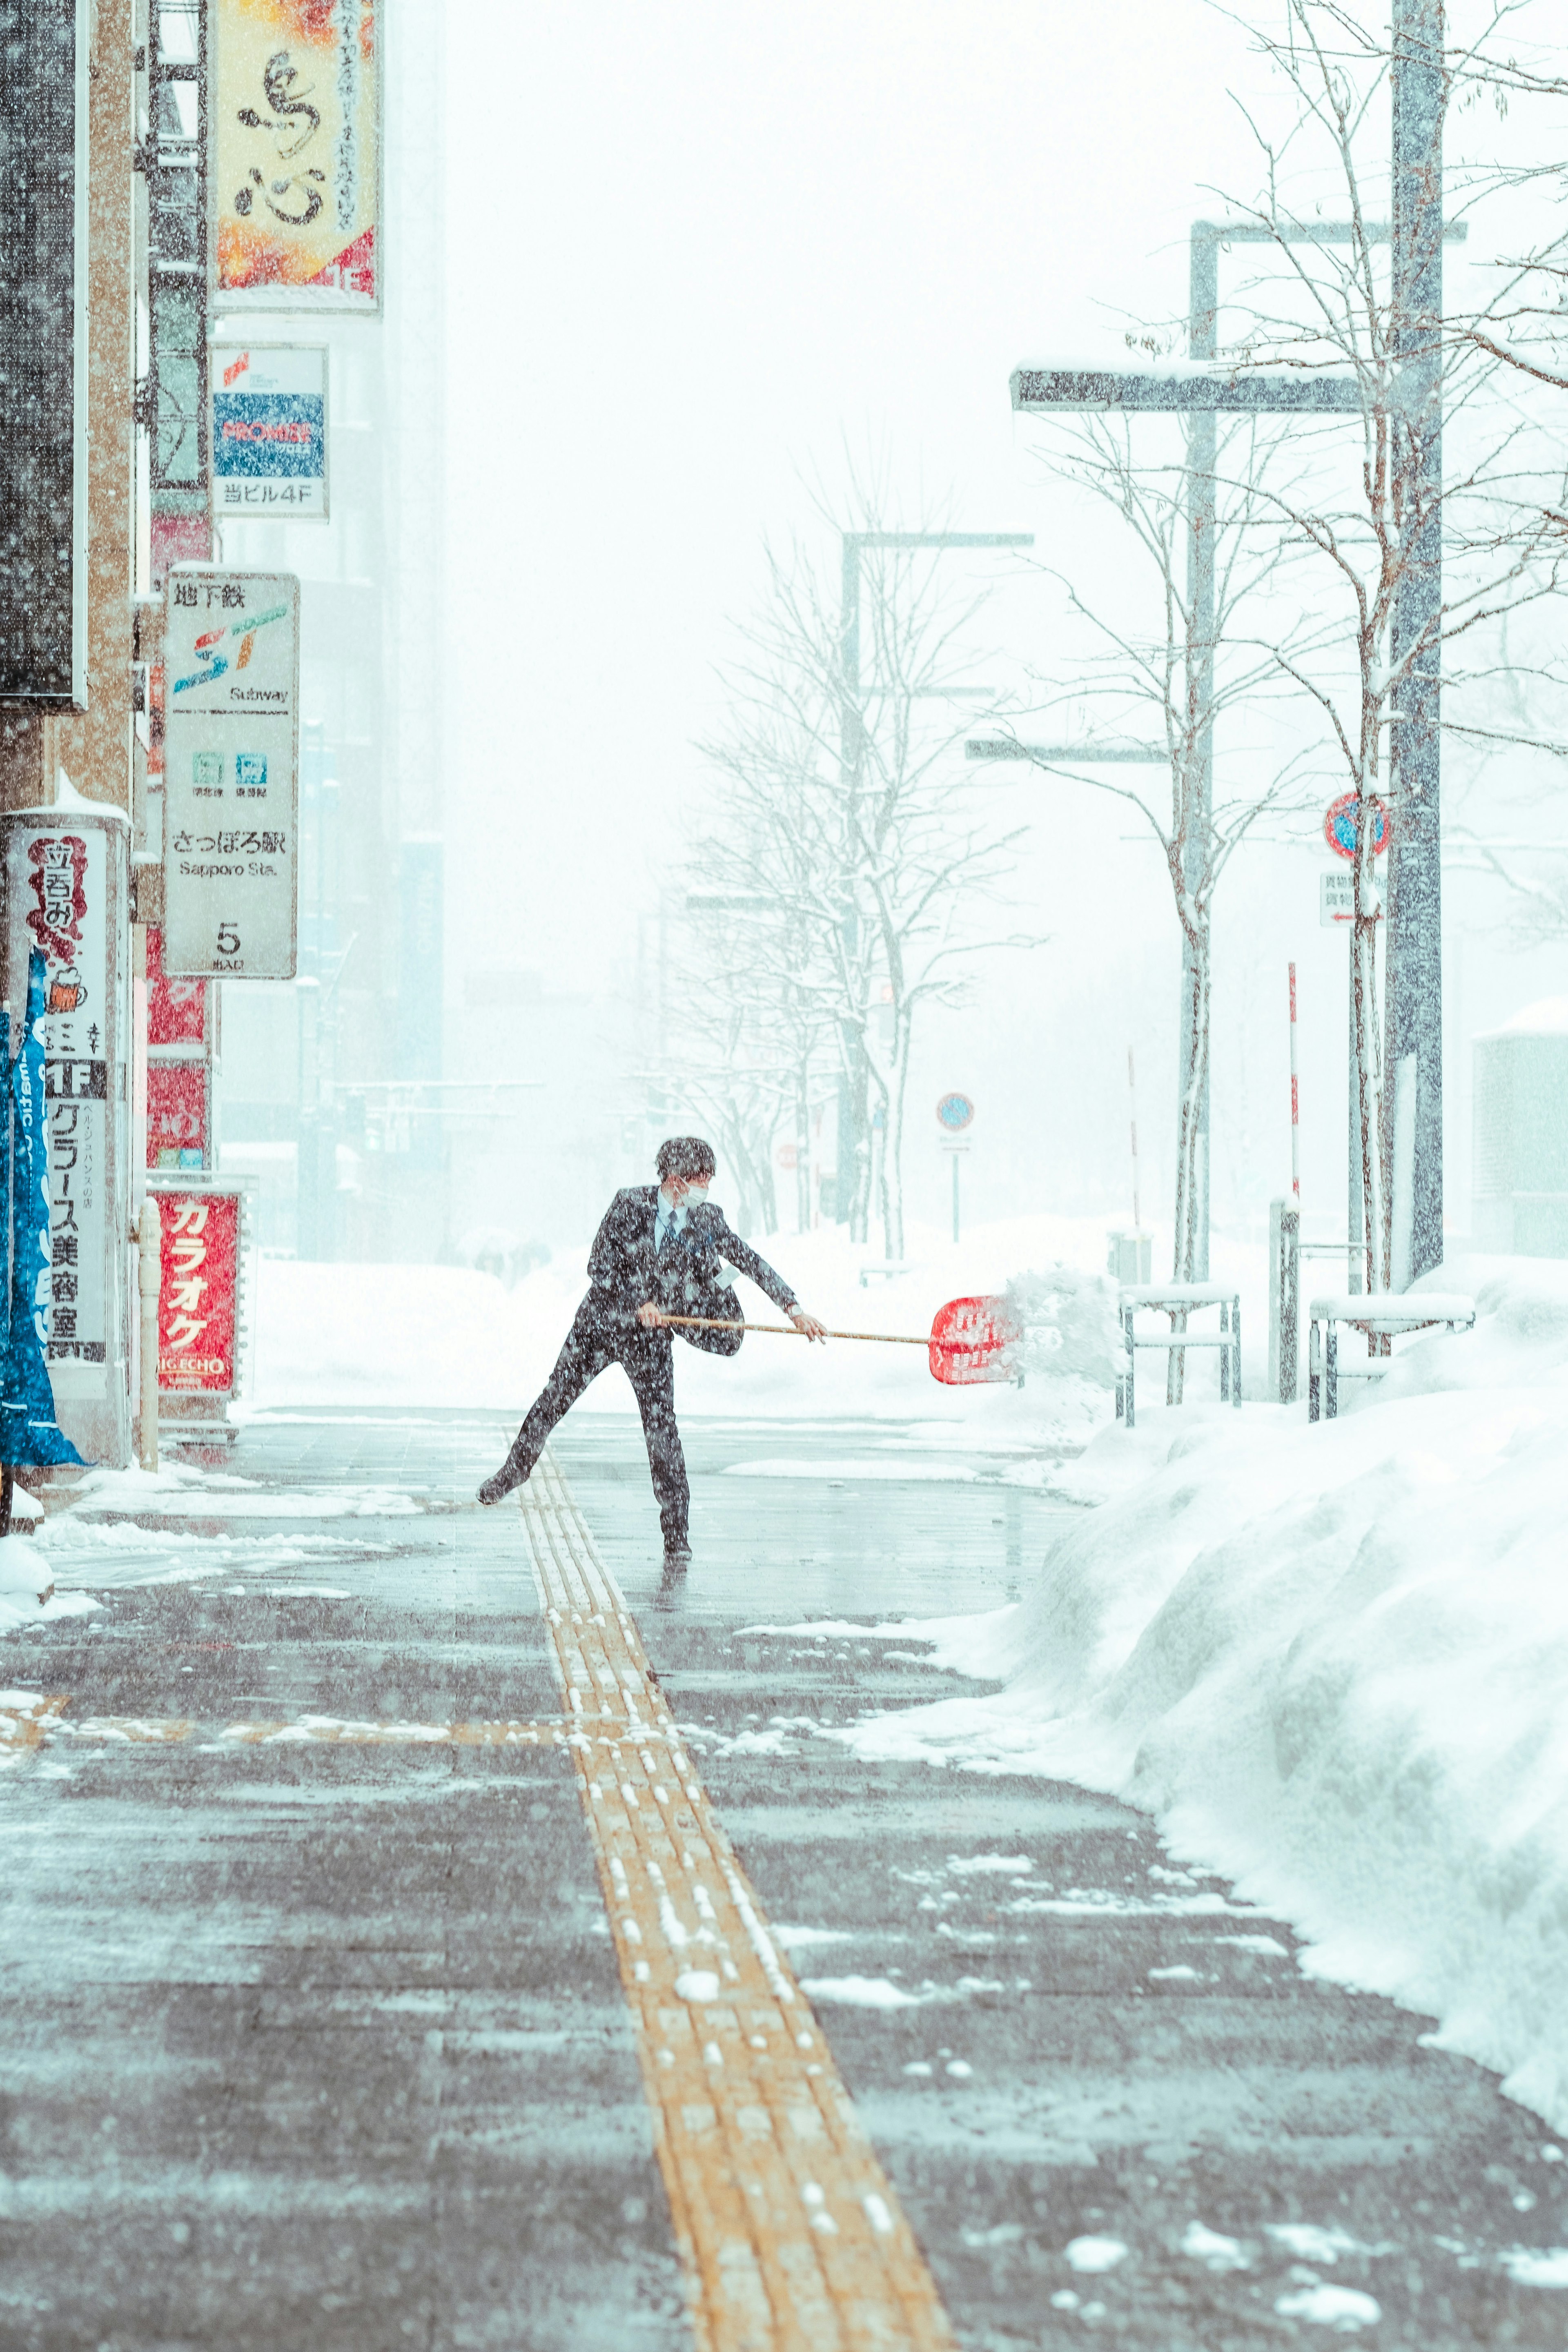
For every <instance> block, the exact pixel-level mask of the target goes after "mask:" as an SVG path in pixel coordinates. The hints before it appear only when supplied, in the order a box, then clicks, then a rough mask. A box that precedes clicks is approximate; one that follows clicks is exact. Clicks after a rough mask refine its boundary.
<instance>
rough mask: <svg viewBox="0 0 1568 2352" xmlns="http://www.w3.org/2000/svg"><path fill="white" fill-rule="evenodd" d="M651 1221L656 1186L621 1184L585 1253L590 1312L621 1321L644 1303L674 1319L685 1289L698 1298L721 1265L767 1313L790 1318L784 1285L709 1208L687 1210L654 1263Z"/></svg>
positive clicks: (791, 1298)
mask: <svg viewBox="0 0 1568 2352" xmlns="http://www.w3.org/2000/svg"><path fill="white" fill-rule="evenodd" d="M657 1215H658V1185H657V1184H628V1185H627V1186H626V1190H625V1191H624V1192H617V1193H616V1197H615V1199H614V1200H613V1201H612V1202H611V1203H610V1205H609V1208H608V1210H607V1211H606V1212H605V1222H604V1223H603V1224H602V1225H601V1226H600V1227H599V1230H598V1232H597V1234H595V1236H594V1246H593V1248H592V1249H591V1250H590V1251H589V1253H588V1278H589V1280H590V1282H591V1283H592V1284H593V1286H594V1287H593V1291H592V1293H591V1296H592V1297H593V1298H594V1300H595V1303H596V1304H597V1305H599V1306H601V1307H605V1308H606V1309H608V1310H610V1311H611V1312H615V1313H620V1314H628V1315H629V1314H635V1313H636V1312H637V1308H638V1307H641V1306H642V1305H643V1304H644V1302H645V1300H647V1299H650V1298H651V1299H654V1300H656V1301H657V1302H658V1305H659V1306H660V1307H663V1308H664V1309H665V1311H666V1313H667V1314H670V1315H679V1314H681V1313H682V1312H685V1311H687V1295H686V1286H687V1284H688V1282H692V1283H695V1284H696V1285H697V1286H698V1288H699V1289H700V1290H710V1289H711V1288H712V1287H713V1286H714V1285H715V1284H716V1283H717V1281H718V1279H719V1262H720V1260H721V1259H723V1260H724V1261H725V1263H726V1264H728V1265H732V1266H733V1267H734V1268H735V1269H736V1271H737V1273H740V1274H743V1275H745V1276H747V1277H748V1279H749V1280H751V1281H752V1282H754V1283H755V1284H756V1286H757V1287H758V1289H759V1290H763V1291H765V1292H766V1293H767V1295H768V1297H770V1298H771V1299H772V1300H773V1304H774V1306H775V1307H782V1308H783V1309H784V1313H785V1314H786V1315H788V1314H791V1313H793V1312H794V1310H795V1304H796V1301H795V1293H794V1291H793V1290H792V1289H791V1288H790V1286H789V1285H788V1283H787V1282H785V1281H784V1279H783V1278H782V1276H779V1275H776V1274H775V1273H774V1272H773V1267H772V1266H771V1265H768V1263H767V1261H766V1259H765V1258H760V1257H759V1256H758V1255H757V1253H756V1251H755V1250H754V1249H748V1247H747V1246H746V1244H745V1243H744V1242H743V1241H742V1239H741V1236H740V1234H737V1233H734V1232H732V1231H731V1227H730V1225H729V1224H728V1223H727V1222H726V1220H725V1216H724V1212H723V1210H722V1209H720V1208H716V1207H715V1206H714V1204H713V1202H711V1201H704V1202H700V1203H698V1204H697V1205H695V1206H693V1207H690V1208H689V1209H688V1211H687V1213H686V1226H685V1230H684V1232H682V1233H680V1234H678V1235H677V1236H676V1244H675V1246H674V1247H673V1248H671V1247H667V1248H666V1249H665V1251H664V1252H663V1254H662V1255H659V1254H658V1252H657V1251H656V1250H655V1248H654V1221H655V1218H656V1217H657ZM699 1311H702V1310H699Z"/></svg>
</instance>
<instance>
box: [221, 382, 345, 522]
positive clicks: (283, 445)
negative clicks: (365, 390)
mask: <svg viewBox="0 0 1568 2352" xmlns="http://www.w3.org/2000/svg"><path fill="white" fill-rule="evenodd" d="M208 382H209V383H210V385H211V395H210V396H211V401H212V417H211V429H212V439H211V444H210V446H211V449H212V495H213V519H214V520H215V521H216V522H231V521H244V522H301V521H304V522H325V521H326V520H327V351H326V345H325V344H324V343H288V344H281V343H276V344H275V343H248V344H240V343H215V344H214V345H213V350H212V364H211V367H210V368H209V370H208Z"/></svg>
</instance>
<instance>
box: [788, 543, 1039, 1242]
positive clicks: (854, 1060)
mask: <svg viewBox="0 0 1568 2352" xmlns="http://www.w3.org/2000/svg"><path fill="white" fill-rule="evenodd" d="M842 541H843V547H842V556H843V597H842V603H841V605H840V608H839V631H838V649H839V652H838V659H839V674H840V677H841V678H842V681H843V692H842V696H841V698H840V701H839V709H838V772H839V778H840V781H841V783H842V786H843V790H844V796H845V801H846V803H847V805H852V803H853V802H854V799H855V796H856V790H857V784H856V780H857V778H858V774H859V769H860V739H861V725H860V558H861V556H862V554H863V553H864V552H865V551H866V550H867V549H868V548H873V549H892V550H905V549H914V548H921V547H929V548H934V549H942V548H954V547H1033V545H1034V543H1035V535H1034V533H1033V531H1024V530H847V531H845V532H844V533H843V534H842ZM844 899H845V904H844V913H843V917H842V923H843V938H844V948H845V954H846V960H847V961H848V960H850V959H852V958H853V957H854V955H855V952H856V950H857V949H858V945H859V926H858V917H857V914H856V911H855V900H854V884H853V877H852V876H850V875H846V877H845V893H844ZM842 1034H843V1045H844V1051H843V1065H842V1066H841V1069H840V1073H839V1079H838V1177H837V1199H836V1201H835V1203H834V1216H835V1220H836V1222H837V1223H839V1224H841V1225H842V1224H845V1223H847V1224H848V1226H849V1229H850V1235H849V1237H850V1239H851V1241H857V1242H863V1241H864V1240H865V1239H866V1237H867V1231H868V1224H869V1213H870V1189H869V1185H868V1186H867V1189H866V1193H865V1197H864V1199H862V1195H861V1187H860V1183H859V1177H860V1175H861V1172H862V1171H865V1172H866V1173H867V1174H869V1171H870V1164H871V1136H870V1125H869V1117H868V1105H867V1099H866V1096H867V1087H866V1049H865V1045H864V1041H863V1039H862V1036H861V1034H860V1032H859V1030H858V1028H857V1027H856V1024H855V1023H854V1022H853V1021H850V1020H846V1021H845V1022H844V1023H843V1024H842ZM857 1225H858V1226H859V1228H860V1229H859V1230H857Z"/></svg>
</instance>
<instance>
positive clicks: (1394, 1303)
mask: <svg viewBox="0 0 1568 2352" xmlns="http://www.w3.org/2000/svg"><path fill="white" fill-rule="evenodd" d="M1475 1319H1476V1302H1475V1300H1474V1299H1473V1298H1467V1297H1465V1295H1464V1293H1463V1292H1462V1291H1458V1290H1407V1291H1400V1292H1398V1293H1397V1294H1395V1293H1393V1292H1388V1291H1375V1290H1374V1291H1365V1290H1343V1291H1331V1292H1328V1293H1326V1294H1325V1295H1324V1296H1323V1297H1320V1298H1314V1299H1313V1301H1312V1306H1311V1332H1310V1337H1309V1339H1308V1342H1307V1418H1308V1420H1309V1421H1332V1420H1334V1419H1335V1418H1336V1416H1337V1414H1338V1412H1339V1409H1340V1382H1341V1381H1379V1380H1381V1379H1382V1378H1383V1375H1384V1372H1385V1371H1386V1370H1388V1361H1387V1359H1386V1357H1384V1358H1382V1359H1380V1360H1377V1361H1375V1362H1369V1363H1368V1365H1367V1366H1366V1367H1365V1368H1364V1370H1363V1367H1362V1366H1360V1365H1359V1364H1358V1365H1356V1366H1355V1367H1354V1368H1353V1369H1352V1368H1342V1366H1341V1363H1340V1349H1339V1332H1340V1326H1341V1324H1344V1325H1345V1326H1346V1328H1348V1329H1350V1330H1352V1331H1361V1332H1364V1334H1365V1336H1366V1340H1367V1353H1368V1356H1369V1357H1370V1356H1371V1353H1372V1342H1373V1339H1396V1338H1398V1337H1399V1335H1400V1334H1401V1333H1403V1332H1405V1331H1431V1330H1435V1329H1436V1328H1437V1327H1438V1326H1439V1325H1441V1326H1442V1327H1443V1328H1445V1329H1447V1330H1449V1331H1468V1329H1469V1328H1470V1326H1471V1325H1472V1323H1474V1321H1475Z"/></svg>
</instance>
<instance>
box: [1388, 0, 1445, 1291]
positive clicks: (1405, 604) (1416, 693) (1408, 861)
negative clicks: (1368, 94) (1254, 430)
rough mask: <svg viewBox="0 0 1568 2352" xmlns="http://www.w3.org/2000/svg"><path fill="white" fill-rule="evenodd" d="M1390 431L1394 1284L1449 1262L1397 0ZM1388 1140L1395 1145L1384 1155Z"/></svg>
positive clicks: (1430, 704) (1428, 125) (1436, 487)
mask: <svg viewBox="0 0 1568 2352" xmlns="http://www.w3.org/2000/svg"><path fill="white" fill-rule="evenodd" d="M1392 79H1393V90H1394V356H1395V358H1396V359H1397V361H1398V362H1399V373H1398V377H1397V389H1396V406H1395V414H1394V434H1395V436H1396V446H1397V442H1398V441H1403V442H1404V443H1405V452H1404V462H1403V465H1402V467H1401V470H1402V471H1403V472H1404V474H1405V482H1406V485H1407V486H1408V492H1409V496H1410V507H1411V509H1412V511H1410V512H1409V513H1408V514H1407V516H1406V519H1405V550H1404V554H1405V564H1404V570H1403V573H1402V576H1401V579H1400V583H1399V586H1398V590H1397V592H1396V594H1395V599H1394V623H1393V628H1392V631H1391V644H1390V654H1391V657H1392V661H1393V664H1394V669H1395V673H1396V674H1397V671H1398V667H1399V665H1400V663H1401V662H1403V661H1406V660H1408V661H1409V663H1410V669H1409V672H1408V675H1407V676H1406V677H1405V678H1403V679H1402V680H1401V681H1400V683H1399V684H1398V685H1397V686H1396V688H1395V689H1394V735H1393V761H1392V766H1393V775H1394V806H1393V809H1392V811H1391V813H1390V814H1391V816H1392V820H1393V822H1392V825H1391V838H1390V842H1389V848H1388V866H1389V876H1388V884H1389V887H1388V917H1387V922H1388V929H1387V933H1386V940H1387V944H1386V948H1385V954H1386V957H1387V973H1386V995H1387V1011H1386V1016H1385V1020H1386V1027H1385V1035H1386V1040H1387V1043H1386V1050H1385V1056H1384V1071H1385V1078H1384V1103H1383V1116H1384V1151H1385V1160H1384V1164H1385V1165H1388V1164H1390V1161H1391V1162H1392V1183H1391V1187H1390V1201H1391V1207H1392V1212H1393V1249H1392V1253H1391V1267H1390V1276H1389V1281H1390V1287H1391V1288H1392V1289H1394V1290H1403V1289H1405V1288H1406V1287H1407V1286H1408V1285H1409V1284H1410V1283H1411V1282H1413V1281H1414V1280H1415V1277H1416V1276H1417V1275H1422V1274H1426V1273H1429V1272H1430V1270H1431V1269H1432V1267H1434V1266H1436V1265H1441V1264H1442V1262H1443V933H1442V912H1443V900H1442V870H1441V860H1442V806H1441V794H1440V783H1441V757H1440V737H1439V733H1438V722H1439V700H1440V672H1441V664H1442V637H1441V628H1442V615H1443V244H1444V231H1443V110H1444V87H1443V8H1442V0H1394V58H1393V76H1392ZM1390 1145H1391V1146H1392V1150H1391V1151H1390V1150H1389V1147H1390Z"/></svg>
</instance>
